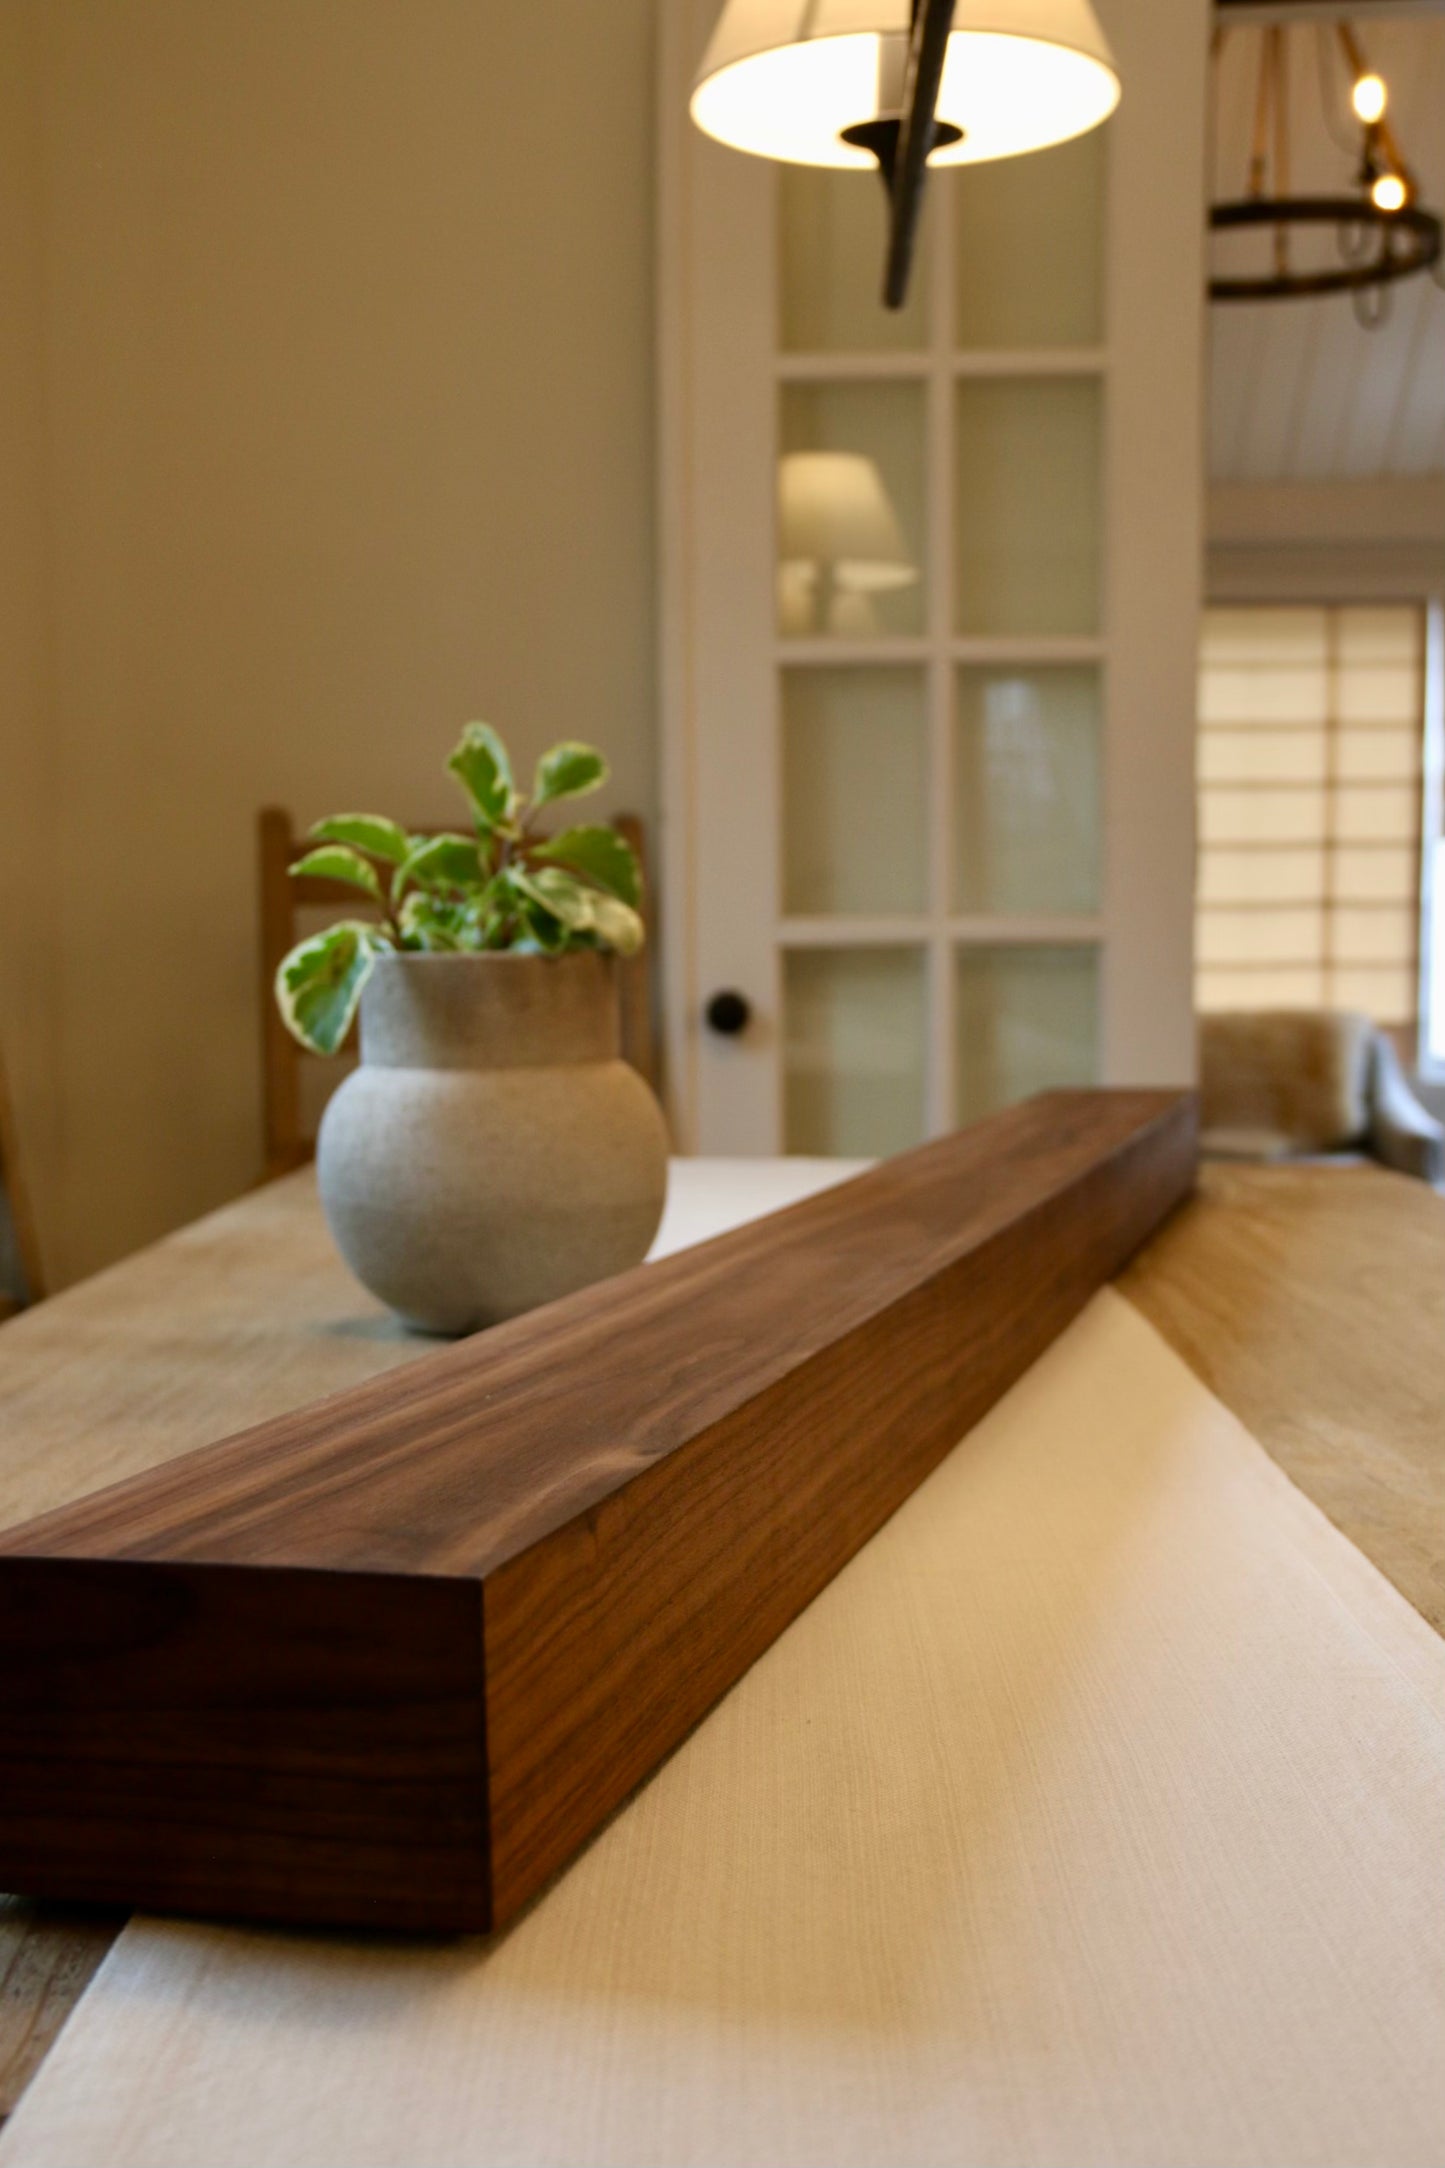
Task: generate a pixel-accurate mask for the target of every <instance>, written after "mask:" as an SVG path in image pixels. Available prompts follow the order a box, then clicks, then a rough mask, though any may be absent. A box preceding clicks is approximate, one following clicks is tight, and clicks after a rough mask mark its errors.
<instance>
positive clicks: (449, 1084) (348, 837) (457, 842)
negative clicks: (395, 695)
mask: <svg viewBox="0 0 1445 2168" xmlns="http://www.w3.org/2000/svg"><path fill="white" fill-rule="evenodd" d="M447 767H448V769H449V770H450V772H451V774H452V775H453V776H455V778H456V779H457V781H458V782H459V783H460V785H461V787H462V789H463V791H464V792H465V794H466V798H467V805H468V814H469V821H468V826H467V830H466V832H463V831H462V830H461V829H458V830H456V831H454V832H448V833H445V834H441V835H425V836H423V835H414V834H412V833H410V832H409V831H408V830H407V829H405V828H403V827H402V826H401V825H400V824H399V823H398V822H396V821H392V820H388V819H386V818H384V817H383V816H381V815H379V814H372V813H342V814H336V815H334V816H332V817H331V818H330V819H327V820H323V821H318V822H317V823H316V825H315V827H314V828H312V830H311V831H310V836H311V840H312V844H313V848H311V849H309V850H308V851H307V853H306V855H305V856H304V857H303V858H301V859H300V860H299V861H298V862H297V864H296V865H294V866H293V867H292V869H291V870H292V872H293V874H302V873H306V874H319V875H322V876H324V877H325V878H326V879H328V880H335V881H344V882H347V883H348V884H349V885H351V886H352V887H354V888H356V889H357V890H358V891H360V892H361V894H363V895H364V896H365V897H366V898H367V900H368V902H369V904H370V905H371V907H372V909H373V912H374V913H375V915H374V916H372V917H369V918H354V919H351V918H349V919H343V920H342V921H340V922H339V923H338V924H337V925H334V926H330V927H328V928H327V929H326V930H325V932H323V933H319V934H315V935H312V936H311V937H309V938H308V939H307V940H304V941H301V942H299V943H298V944H297V946H296V947H295V948H294V949H292V951H291V953H290V954H289V955H288V956H287V957H286V958H285V959H284V960H283V962H282V964H281V966H280V969H279V970H278V972H277V974H276V999H277V1002H278V1003H279V1005H280V1009H281V1014H282V1016H283V1017H284V1019H285V1021H286V1024H287V1027H288V1028H289V1029H290V1031H291V1032H292V1033H293V1034H294V1035H295V1037H296V1038H297V1039H299V1040H300V1041H301V1043H302V1045H303V1046H306V1047H308V1048H309V1049H310V1050H311V1051H312V1052H313V1053H318V1054H334V1053H335V1052H336V1051H337V1050H338V1048H339V1047H340V1046H341V1044H342V1042H343V1040H344V1039H345V1038H346V1035H347V1032H348V1030H349V1029H350V1027H351V1023H352V1019H353V1018H354V1017H356V1016H357V1014H358V1011H359V1014H360V1027H361V1066H360V1067H359V1068H358V1069H357V1070H355V1071H354V1072H353V1073H352V1075H350V1076H349V1077H347V1078H346V1080H345V1081H344V1083H343V1084H342V1085H341V1087H340V1089H339V1090H338V1091H337V1092H336V1093H335V1094H334V1096H333V1097H332V1099H331V1100H330V1102H329V1104H328V1106H327V1108H326V1112H325V1114H324V1116H323V1117H322V1122H321V1130H320V1134H319V1137H318V1139H317V1151H316V1158H317V1179H318V1184H319V1187H320V1192H321V1201H322V1205H323V1208H324V1210H325V1213H326V1217H327V1221H328V1224H329V1225H330V1228H331V1231H332V1234H333V1235H334V1237H335V1239H336V1243H337V1246H338V1247H339V1248H340V1250H341V1252H342V1254H343V1256H344V1257H345V1258H346V1260H347V1262H348V1264H349V1265H350V1266H351V1268H352V1270H353V1271H354V1272H355V1273H356V1275H357V1277H358V1279H360V1280H362V1281H363V1282H364V1283H365V1285H366V1286H367V1287H369V1288H370V1289H371V1290H372V1292H373V1293H374V1294H376V1295H378V1296H379V1297H380V1298H381V1300H382V1301H383V1302H385V1303H387V1304H389V1305H390V1307H391V1308H392V1309H394V1310H395V1311H396V1312H397V1313H398V1314H399V1315H400V1316H401V1317H402V1318H404V1319H405V1320H406V1321H407V1322H408V1323H409V1324H413V1325H417V1326H420V1327H422V1328H423V1329H425V1330H429V1331H436V1332H469V1331H472V1330H475V1329H476V1328H477V1327H478V1326H480V1325H485V1324H490V1323H493V1322H494V1321H496V1320H498V1319H500V1318H503V1317H511V1316H514V1315H516V1314H517V1313H518V1312H520V1311H523V1310H527V1309H531V1308H533V1307H534V1306H535V1305H536V1304H537V1303H540V1302H548V1301H551V1300H553V1299H554V1298H555V1297H556V1296H558V1295H562V1294H567V1293H570V1292H571V1291H572V1290H573V1289H574V1288H577V1287H582V1286H585V1285H587V1284H588V1282H590V1281H592V1280H596V1279H601V1278H604V1277H606V1276H607V1275H608V1274H610V1273H614V1272H620V1271H623V1270H625V1269H626V1268H627V1267H628V1266H630V1265H634V1264H639V1263H640V1262H641V1260H642V1258H643V1257H644V1256H645V1255H646V1253H647V1250H648V1247H649V1245H650V1243H651V1241H652V1237H653V1235H654V1234H655V1233H656V1231H657V1224H658V1220H659V1219H660V1217H661V1213H662V1203H663V1196H664V1191H665V1187H666V1173H667V1137H666V1131H665V1128H664V1125H663V1120H662V1114H661V1110H660V1108H659V1107H658V1105H657V1102H656V1100H655V1099H654V1098H653V1096H652V1093H651V1092H650V1091H649V1090H648V1088H647V1086H646V1084H645V1083H644V1082H643V1080H642V1078H641V1077H640V1076H638V1074H637V1072H636V1071H635V1070H633V1069H631V1068H629V1067H628V1065H627V1064H626V1063H625V1062H623V1061H622V1059H621V1058H620V1053H619V1045H618V1005H617V990H616V985H615V979H614V973H615V969H616V964H615V959H616V958H617V957H618V956H619V955H623V956H628V955H632V954H634V953H635V952H636V951H637V949H638V948H639V947H640V946H641V944H642V940H643V922H642V917H641V911H640V906H641V902H642V878H641V870H640V868H639V866H638V863H637V857H636V854H635V853H634V851H633V850H632V849H631V847H630V845H629V844H628V843H627V841H626V839H625V838H624V837H623V836H621V835H619V834H618V832H617V830H616V829H615V828H611V827H608V826H606V825H604V824H600V823H580V824H573V825H567V826H562V827H560V828H559V829H558V830H556V831H555V832H553V833H551V834H548V833H545V832H544V831H543V830H542V829H541V828H540V827H539V826H538V818H539V816H540V815H541V814H542V813H543V812H544V811H545V810H546V809H547V808H549V807H552V806H555V805H558V804H560V803H561V802H563V801H565V800H569V799H575V798H579V797H582V796H584V795H585V794H586V793H587V792H589V791H593V790H596V789H597V788H598V786H599V785H600V784H601V783H603V782H604V781H605V780H606V777H607V772H608V771H607V763H606V761H605V760H604V759H603V757H602V755H601V754H600V753H599V752H597V751H595V750H594V749H593V747H591V746H588V745H580V744H577V743H575V742H573V741H568V742H566V743H564V744H561V745H556V746H554V747H553V748H552V750H551V751H550V752H548V753H545V754H544V755H543V756H542V758H541V760H540V761H539V762H538V763H537V769H536V774H535V777H534V780H533V784H532V788H531V791H530V793H529V794H524V793H523V792H521V791H520V790H519V789H518V788H517V785H516V783H515V780H514V778H513V772H512V764H511V760H510V758H509V757H508V753H507V749H506V746H505V745H504V744H503V742H502V740H501V738H500V737H499V736H498V734H497V732H496V731H495V730H493V729H492V728H491V726H490V725H489V724H486V723H470V724H468V726H467V728H466V729H465V730H464V731H463V733H462V736H461V739H460V742H459V743H458V745H457V746H456V749H455V750H454V752H453V753H452V755H451V758H450V759H449V761H448V762H447Z"/></svg>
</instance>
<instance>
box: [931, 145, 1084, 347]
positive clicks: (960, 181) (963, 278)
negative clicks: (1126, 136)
mask: <svg viewBox="0 0 1445 2168" xmlns="http://www.w3.org/2000/svg"><path fill="white" fill-rule="evenodd" d="M1106 138H1107V131H1106V130H1104V129H1099V128H1096V129H1094V130H1093V131H1092V132H1091V133H1090V134H1089V135H1086V136H1079V137H1078V138H1077V139H1076V140H1075V141H1074V142H1072V143H1061V144H1059V145H1058V147H1057V148H1056V149H1054V150H1049V151H1039V152H1037V153H1036V154H1034V155H1033V156H1031V157H1027V158H999V159H993V160H990V161H989V162H987V163H986V164H982V165H977V166H963V167H960V168H959V170H958V171H957V172H956V173H955V174H954V175H953V176H952V186H953V192H954V196H953V203H954V209H953V235H954V294H955V306H954V337H955V339H956V341H957V344H958V345H959V346H960V347H962V348H964V349H965V350H967V349H968V348H971V347H973V348H977V347H994V348H998V347H1013V348H1016V349H1019V348H1024V349H1026V348H1030V347H1041V346H1097V345H1098V344H1099V342H1100V341H1101V339H1102V338H1103V335H1104V217H1103V203H1104V159H1105V146H1106Z"/></svg>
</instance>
